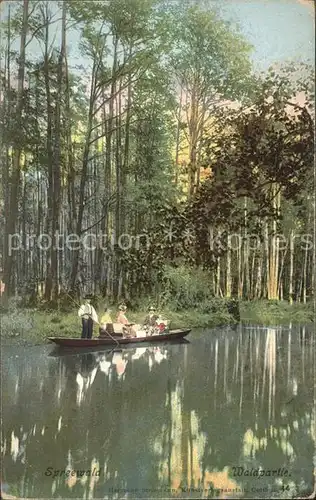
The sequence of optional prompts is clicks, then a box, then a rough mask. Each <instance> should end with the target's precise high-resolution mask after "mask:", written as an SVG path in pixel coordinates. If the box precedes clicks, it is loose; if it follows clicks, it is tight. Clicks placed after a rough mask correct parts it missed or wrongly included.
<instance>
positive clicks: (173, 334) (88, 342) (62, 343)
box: [48, 329, 191, 348]
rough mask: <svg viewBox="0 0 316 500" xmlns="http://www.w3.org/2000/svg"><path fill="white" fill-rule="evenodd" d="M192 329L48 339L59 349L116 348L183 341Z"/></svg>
mask: <svg viewBox="0 0 316 500" xmlns="http://www.w3.org/2000/svg"><path fill="white" fill-rule="evenodd" d="M190 331H191V329H177V330H169V331H168V332H166V333H160V334H159V335H148V336H144V337H122V336H121V337H120V336H117V335H114V336H109V337H99V338H92V339H81V338H67V337H48V340H49V341H50V342H54V343H55V344H57V345H58V346H59V347H80V348H82V347H84V348H86V347H98V346H105V345H110V346H115V345H126V344H140V343H142V342H146V343H147V342H148V343H152V342H153V343H156V342H167V341H173V340H179V339H183V338H184V337H186V336H187V335H188V334H189V333H190Z"/></svg>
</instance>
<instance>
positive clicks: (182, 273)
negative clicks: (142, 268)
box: [163, 266, 214, 312]
mask: <svg viewBox="0 0 316 500" xmlns="http://www.w3.org/2000/svg"><path fill="white" fill-rule="evenodd" d="M163 281H164V283H165V291H164V301H165V303H166V304H168V305H169V307H170V308H174V309H175V310H176V311H179V310H184V309H191V308H192V309H194V308H199V309H203V305H204V304H205V303H206V302H207V301H208V300H210V299H211V298H212V297H213V295H214V290H213V288H212V285H211V277H210V276H209V275H208V274H207V273H205V272H203V271H202V270H201V269H189V268H186V267H184V266H179V267H170V266H165V269H164V278H163ZM205 312H208V311H205Z"/></svg>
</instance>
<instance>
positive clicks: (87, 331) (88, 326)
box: [78, 295, 99, 339]
mask: <svg viewBox="0 0 316 500" xmlns="http://www.w3.org/2000/svg"><path fill="white" fill-rule="evenodd" d="M91 298H92V297H91V295H86V297H85V301H84V303H83V304H82V306H80V308H79V311H78V316H79V318H81V322H82V333H81V338H82V339H91V338H92V333H93V323H99V321H98V315H97V313H96V312H95V309H94V307H93V306H92V305H91Z"/></svg>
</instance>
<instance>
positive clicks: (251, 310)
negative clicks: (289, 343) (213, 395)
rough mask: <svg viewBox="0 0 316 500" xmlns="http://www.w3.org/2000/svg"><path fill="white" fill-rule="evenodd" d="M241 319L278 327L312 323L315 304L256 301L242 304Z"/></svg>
mask: <svg viewBox="0 0 316 500" xmlns="http://www.w3.org/2000/svg"><path fill="white" fill-rule="evenodd" d="M240 312H241V319H242V321H244V322H247V323H252V324H263V325H277V324H285V323H290V322H293V323H302V324H305V323H310V322H313V321H314V318H315V313H314V310H313V304H312V303H311V302H310V303H307V304H300V303H294V304H293V305H290V304H289V303H288V302H285V301H276V300H269V301H268V300H254V301H251V302H242V303H241V307H240Z"/></svg>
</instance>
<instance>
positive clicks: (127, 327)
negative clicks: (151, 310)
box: [116, 304, 140, 337]
mask: <svg viewBox="0 0 316 500" xmlns="http://www.w3.org/2000/svg"><path fill="white" fill-rule="evenodd" d="M126 311H127V307H126V306H125V305H124V304H121V305H120V306H119V313H118V315H117V320H116V321H117V323H120V324H121V325H123V335H125V336H126V337H136V332H137V330H139V329H140V325H136V324H135V323H130V322H129V321H128V319H127V317H126V314H125V313H126Z"/></svg>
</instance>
